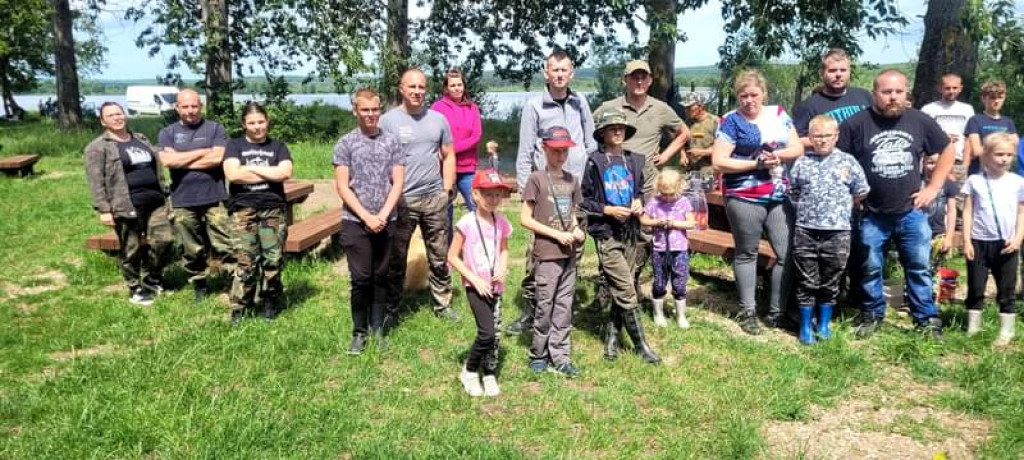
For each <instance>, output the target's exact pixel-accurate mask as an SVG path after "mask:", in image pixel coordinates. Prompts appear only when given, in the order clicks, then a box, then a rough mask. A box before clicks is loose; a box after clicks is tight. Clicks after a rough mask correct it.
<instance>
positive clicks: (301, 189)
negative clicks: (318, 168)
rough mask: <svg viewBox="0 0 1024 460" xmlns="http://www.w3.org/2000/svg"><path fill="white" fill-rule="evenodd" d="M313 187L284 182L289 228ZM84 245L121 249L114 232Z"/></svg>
mask: <svg viewBox="0 0 1024 460" xmlns="http://www.w3.org/2000/svg"><path fill="white" fill-rule="evenodd" d="M313 188H314V187H313V184H310V183H305V182H296V181H287V182H285V183H284V196H285V199H286V200H287V201H288V205H287V206H286V207H285V222H286V223H287V224H288V226H289V228H292V227H293V226H297V225H298V224H294V223H293V222H294V211H293V208H294V206H295V205H296V204H299V203H302V202H303V201H306V198H308V197H309V195H311V194H312V193H313ZM338 231H341V228H340V227H339V228H338ZM321 239H323V238H321ZM289 240H290V238H289ZM318 241H319V240H318ZM85 247H86V248H88V249H96V250H100V251H108V252H117V251H118V250H120V249H121V245H120V244H119V243H118V241H117V235H116V234H114V232H107V233H104V234H102V235H93V236H90V237H89V238H88V239H87V240H85ZM289 252H291V251H289Z"/></svg>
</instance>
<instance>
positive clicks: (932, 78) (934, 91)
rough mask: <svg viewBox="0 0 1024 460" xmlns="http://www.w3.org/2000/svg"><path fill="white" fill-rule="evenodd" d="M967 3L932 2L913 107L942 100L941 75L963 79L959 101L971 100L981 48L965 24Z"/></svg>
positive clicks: (960, 0)
mask: <svg viewBox="0 0 1024 460" xmlns="http://www.w3.org/2000/svg"><path fill="white" fill-rule="evenodd" d="M966 8H967V0H929V1H928V9H927V11H926V12H925V14H924V38H923V39H922V41H921V50H920V52H919V54H918V59H917V71H916V72H915V73H914V89H913V91H912V93H911V97H912V98H913V101H914V106H915V107H918V108H920V107H921V106H923V105H925V104H927V103H929V102H931V101H934V100H936V99H939V96H940V91H939V88H938V84H939V80H940V79H941V77H942V75H944V74H947V73H955V74H958V75H960V77H961V78H963V83H964V91H963V93H961V94H960V98H961V99H964V100H969V99H970V97H971V89H972V88H973V86H974V71H975V68H976V67H977V63H978V44H977V43H976V42H975V40H974V38H973V37H972V36H971V33H970V31H969V30H968V27H967V24H966V23H965V21H964V18H965V16H966V15H965V13H966V11H967V9H966Z"/></svg>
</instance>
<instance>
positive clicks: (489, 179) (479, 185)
mask: <svg viewBox="0 0 1024 460" xmlns="http://www.w3.org/2000/svg"><path fill="white" fill-rule="evenodd" d="M487 189H503V190H512V187H511V186H509V185H508V184H506V183H505V181H503V180H501V174H499V173H498V170H497V169H494V168H488V169H481V170H480V171H477V172H476V175H474V176H473V190H487Z"/></svg>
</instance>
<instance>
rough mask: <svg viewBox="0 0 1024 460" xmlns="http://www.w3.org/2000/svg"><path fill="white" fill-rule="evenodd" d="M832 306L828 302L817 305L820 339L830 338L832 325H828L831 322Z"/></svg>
mask: <svg viewBox="0 0 1024 460" xmlns="http://www.w3.org/2000/svg"><path fill="white" fill-rule="evenodd" d="M832 307H833V305H832V304H830V303H823V304H821V305H818V337H819V338H820V339H821V340H828V339H830V338H832V327H831V326H829V323H831V322H832Z"/></svg>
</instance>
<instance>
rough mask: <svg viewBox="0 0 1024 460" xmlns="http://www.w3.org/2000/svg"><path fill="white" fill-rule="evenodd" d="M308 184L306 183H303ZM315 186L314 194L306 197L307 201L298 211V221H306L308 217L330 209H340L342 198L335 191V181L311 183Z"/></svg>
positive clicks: (296, 217)
mask: <svg viewBox="0 0 1024 460" xmlns="http://www.w3.org/2000/svg"><path fill="white" fill-rule="evenodd" d="M303 182H306V181H303ZM309 182H312V184H313V193H311V194H310V195H309V196H308V197H306V201H303V202H302V204H300V205H299V206H298V208H297V209H296V216H295V219H296V221H298V220H302V219H305V218H306V217H308V216H312V215H315V214H319V213H321V212H323V211H326V210H328V209H334V208H340V207H341V198H340V197H338V192H337V191H336V190H335V189H334V181H332V180H322V181H309Z"/></svg>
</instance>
